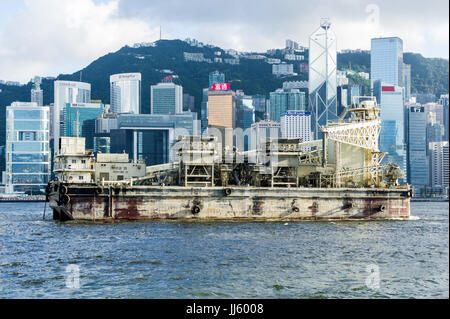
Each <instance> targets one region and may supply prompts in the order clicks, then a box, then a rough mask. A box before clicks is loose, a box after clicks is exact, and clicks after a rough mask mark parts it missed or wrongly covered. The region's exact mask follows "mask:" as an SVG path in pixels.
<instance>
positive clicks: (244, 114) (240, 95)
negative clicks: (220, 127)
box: [236, 90, 255, 131]
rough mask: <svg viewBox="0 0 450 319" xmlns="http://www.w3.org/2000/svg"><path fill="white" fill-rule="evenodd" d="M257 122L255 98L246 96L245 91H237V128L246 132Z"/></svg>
mask: <svg viewBox="0 0 450 319" xmlns="http://www.w3.org/2000/svg"><path fill="white" fill-rule="evenodd" d="M254 122H255V109H254V107H253V97H252V96H250V95H245V94H244V92H243V91H240V90H238V91H236V127H240V128H241V129H243V130H244V131H245V130H246V129H249V128H250V127H251V125H252V124H253V123H254Z"/></svg>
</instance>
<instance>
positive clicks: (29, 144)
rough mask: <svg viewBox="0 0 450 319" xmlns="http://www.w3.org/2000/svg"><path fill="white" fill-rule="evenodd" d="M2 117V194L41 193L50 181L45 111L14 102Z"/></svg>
mask: <svg viewBox="0 0 450 319" xmlns="http://www.w3.org/2000/svg"><path fill="white" fill-rule="evenodd" d="M6 113H7V121H6V123H7V126H6V136H7V139H6V172H5V175H6V181H5V185H6V188H5V189H6V192H8V193H15V192H26V191H31V192H38V191H41V192H43V190H44V189H45V187H46V185H47V183H48V181H49V177H50V162H51V154H50V148H49V108H48V106H38V105H37V103H36V102H31V103H30V102H14V103H12V104H11V106H8V107H7V108H6Z"/></svg>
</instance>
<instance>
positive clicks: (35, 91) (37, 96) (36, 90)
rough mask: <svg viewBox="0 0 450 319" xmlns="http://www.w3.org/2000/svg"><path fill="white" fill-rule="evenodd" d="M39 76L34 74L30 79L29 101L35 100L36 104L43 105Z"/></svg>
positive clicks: (42, 92)
mask: <svg viewBox="0 0 450 319" xmlns="http://www.w3.org/2000/svg"><path fill="white" fill-rule="evenodd" d="M41 81H42V79H41V77H39V76H35V77H34V78H33V80H32V83H33V87H32V88H31V102H36V103H37V105H38V106H43V105H44V91H42V89H41Z"/></svg>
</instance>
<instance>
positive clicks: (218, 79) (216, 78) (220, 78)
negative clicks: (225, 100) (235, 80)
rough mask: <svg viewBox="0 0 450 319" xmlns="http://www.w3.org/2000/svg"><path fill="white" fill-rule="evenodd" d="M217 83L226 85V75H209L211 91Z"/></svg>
mask: <svg viewBox="0 0 450 319" xmlns="http://www.w3.org/2000/svg"><path fill="white" fill-rule="evenodd" d="M215 83H225V74H223V73H220V72H219V71H214V72H211V73H210V74H209V89H210V88H212V86H213V84H215Z"/></svg>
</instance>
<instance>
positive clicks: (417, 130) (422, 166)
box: [408, 106, 428, 185]
mask: <svg viewBox="0 0 450 319" xmlns="http://www.w3.org/2000/svg"><path fill="white" fill-rule="evenodd" d="M426 127H427V118H426V113H425V108H424V107H423V106H411V107H409V108H408V183H409V184H411V185H427V184H428V162H427V141H426Z"/></svg>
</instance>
